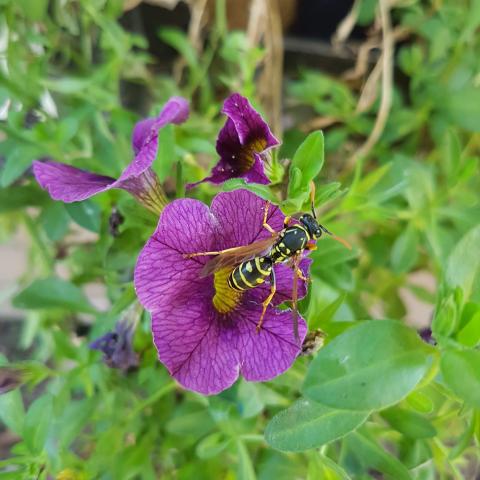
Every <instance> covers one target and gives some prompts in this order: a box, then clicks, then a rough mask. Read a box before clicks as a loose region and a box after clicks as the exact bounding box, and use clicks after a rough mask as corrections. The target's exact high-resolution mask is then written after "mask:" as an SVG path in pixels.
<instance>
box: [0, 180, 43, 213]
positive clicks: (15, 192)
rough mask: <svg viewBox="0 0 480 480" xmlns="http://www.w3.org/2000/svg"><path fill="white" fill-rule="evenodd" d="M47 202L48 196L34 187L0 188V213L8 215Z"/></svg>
mask: <svg viewBox="0 0 480 480" xmlns="http://www.w3.org/2000/svg"><path fill="white" fill-rule="evenodd" d="M47 201H49V197H48V194H47V193H46V192H44V191H43V190H40V189H39V188H38V187H36V186H35V185H21V186H12V187H10V188H0V213H8V212H11V211H14V210H19V209H21V208H25V207H29V206H32V205H43V204H45V203H46V202H47Z"/></svg>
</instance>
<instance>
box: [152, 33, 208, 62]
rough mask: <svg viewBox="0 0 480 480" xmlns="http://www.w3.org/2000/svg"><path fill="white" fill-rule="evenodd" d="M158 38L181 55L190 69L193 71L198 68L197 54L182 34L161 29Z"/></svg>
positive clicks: (186, 37)
mask: <svg viewBox="0 0 480 480" xmlns="http://www.w3.org/2000/svg"><path fill="white" fill-rule="evenodd" d="M158 36H159V37H160V38H161V39H162V40H163V41H164V42H165V43H168V44H169V45H170V46H171V47H173V48H175V49H176V50H177V51H178V52H179V53H181V55H182V57H183V58H184V60H185V61H186V62H187V65H188V66H189V67H190V68H192V69H194V70H196V69H198V68H199V66H198V58H197V52H196V51H195V48H194V47H193V45H192V44H191V42H190V40H189V39H188V36H187V35H186V34H185V33H184V32H182V31H181V30H179V29H177V28H162V29H161V30H160V31H159V32H158Z"/></svg>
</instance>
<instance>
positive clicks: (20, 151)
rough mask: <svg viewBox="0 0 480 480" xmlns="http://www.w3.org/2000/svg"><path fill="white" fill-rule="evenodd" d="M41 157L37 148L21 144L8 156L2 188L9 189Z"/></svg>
mask: <svg viewBox="0 0 480 480" xmlns="http://www.w3.org/2000/svg"><path fill="white" fill-rule="evenodd" d="M39 156H40V152H39V150H38V148H37V147H35V146H32V145H21V144H20V145H19V146H18V147H17V148H16V149H14V150H13V151H12V152H11V153H10V154H9V155H8V156H7V161H6V162H5V165H4V167H3V169H2V171H1V179H0V186H1V187H8V186H9V185H11V184H12V183H13V182H14V181H15V180H17V179H18V178H19V177H20V176H21V175H22V173H23V172H25V170H27V168H28V167H29V166H30V165H31V164H32V161H33V160H34V159H35V158H37V157H39Z"/></svg>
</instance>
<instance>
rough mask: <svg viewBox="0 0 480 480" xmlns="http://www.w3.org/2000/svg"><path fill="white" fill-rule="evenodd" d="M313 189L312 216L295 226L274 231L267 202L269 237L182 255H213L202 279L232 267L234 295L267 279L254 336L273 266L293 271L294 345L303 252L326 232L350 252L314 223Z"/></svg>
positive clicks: (267, 301) (272, 277) (289, 219)
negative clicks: (281, 266) (287, 266)
mask: <svg viewBox="0 0 480 480" xmlns="http://www.w3.org/2000/svg"><path fill="white" fill-rule="evenodd" d="M314 198H315V186H314V184H313V182H312V183H311V189H310V202H311V213H303V214H301V216H300V217H299V218H298V220H297V223H293V222H294V219H293V218H292V217H285V221H284V225H283V229H282V230H281V231H279V232H276V231H275V230H274V229H273V228H272V227H271V226H270V225H269V224H268V222H267V218H268V210H269V207H270V203H269V202H266V204H265V211H264V217H263V227H264V228H265V229H266V230H268V231H269V232H270V233H271V237H270V238H266V239H263V240H259V241H257V242H254V243H252V244H250V245H243V246H240V247H233V248H227V249H225V250H219V251H212V252H198V253H189V254H185V255H184V257H185V258H192V257H196V256H200V255H215V257H214V258H212V259H211V260H209V261H208V262H207V263H206V264H205V266H204V267H203V270H202V276H207V275H210V274H212V273H215V272H217V271H219V270H221V269H224V268H229V267H231V269H232V270H231V273H230V275H229V277H228V287H229V288H231V289H232V290H235V291H237V292H243V291H245V290H248V289H250V288H255V287H257V286H259V285H261V284H263V283H264V282H265V281H266V280H267V279H268V280H269V283H270V293H269V295H268V297H267V298H266V299H265V300H264V301H263V303H262V313H261V315H260V319H259V321H258V323H257V328H256V329H257V333H258V332H259V331H260V329H261V328H262V323H263V318H264V316H265V312H266V311H267V308H268V305H270V302H271V301H272V299H273V297H274V295H275V292H276V282H275V270H274V268H273V267H274V265H275V264H277V263H284V262H285V263H287V264H288V265H289V266H290V267H291V268H292V269H293V288H292V311H293V330H294V336H295V340H296V341H297V343H299V335H298V309H297V299H298V279H301V280H303V281H308V279H307V278H305V277H304V275H303V273H302V271H301V270H300V267H299V265H300V261H301V259H302V256H303V253H304V252H305V251H311V250H315V249H316V248H317V246H316V242H317V240H319V239H320V238H321V236H322V235H323V234H324V233H326V234H327V235H329V236H331V237H332V238H333V239H334V240H337V241H338V242H340V243H342V244H343V245H344V246H345V247H347V248H349V249H351V248H352V247H351V246H350V244H349V243H348V242H347V241H346V240H344V239H343V238H341V237H337V236H336V235H334V234H333V233H332V232H330V231H329V230H327V228H325V227H324V226H323V225H321V224H319V223H318V221H317V216H316V213H315V208H314V207H315V205H314Z"/></svg>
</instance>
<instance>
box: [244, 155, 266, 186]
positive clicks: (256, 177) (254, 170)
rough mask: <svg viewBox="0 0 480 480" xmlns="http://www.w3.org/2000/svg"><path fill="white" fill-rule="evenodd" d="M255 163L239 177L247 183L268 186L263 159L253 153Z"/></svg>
mask: <svg viewBox="0 0 480 480" xmlns="http://www.w3.org/2000/svg"><path fill="white" fill-rule="evenodd" d="M253 156H254V157H255V161H254V162H253V165H252V166H251V168H250V170H248V172H246V173H245V174H243V175H241V177H242V178H244V179H245V180H246V181H247V182H248V183H261V184H263V185H268V184H269V183H271V182H270V179H269V178H268V177H267V176H266V175H265V169H264V167H263V159H262V157H261V156H260V155H259V154H258V153H254V154H253Z"/></svg>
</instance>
